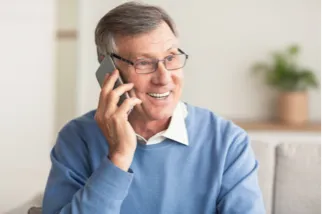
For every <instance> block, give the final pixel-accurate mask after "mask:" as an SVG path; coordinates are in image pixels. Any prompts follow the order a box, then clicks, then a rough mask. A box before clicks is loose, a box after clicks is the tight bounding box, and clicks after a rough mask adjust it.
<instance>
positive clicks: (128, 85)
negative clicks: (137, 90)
mask: <svg viewBox="0 0 322 214" xmlns="http://www.w3.org/2000/svg"><path fill="white" fill-rule="evenodd" d="M133 86H134V84H133V83H125V84H122V85H120V86H119V87H117V88H115V89H114V90H113V91H115V93H116V94H118V95H119V97H120V96H121V95H122V94H124V93H125V92H128V91H130V90H131V89H132V88H133Z"/></svg>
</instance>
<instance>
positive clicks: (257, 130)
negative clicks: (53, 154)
mask: <svg viewBox="0 0 322 214" xmlns="http://www.w3.org/2000/svg"><path fill="white" fill-rule="evenodd" d="M122 2H126V1H120V0H109V1H106V0H79V1H77V0H46V1H43V0H29V1H23V0H12V1H5V0H1V1H0V26H1V28H0V38H1V39H0V56H1V59H0V62H1V63H0V72H1V78H0V95H1V108H0V117H1V123H0V128H1V132H0V133H1V144H0V158H1V162H0V169H1V171H0V173H1V182H0V213H8V214H15V213H17V214H18V213H26V212H27V209H28V208H29V207H31V206H33V205H37V206H39V205H40V203H41V198H42V192H43V188H44V186H45V182H46V178H47V176H48V172H49V169H50V160H49V152H50V149H51V148H52V146H53V145H54V142H55V138H56V134H57V132H58V131H59V130H60V129H61V128H62V126H63V125H64V124H65V123H66V122H68V121H69V120H71V119H73V118H74V117H77V116H80V115H82V114H84V113H86V112H87V111H89V110H91V109H94V108H96V105H97V101H98V94H99V86H98V84H97V81H96V79H95V71H96V69H97V67H98V62H97V60H96V51H95V44H94V29H95V26H96V24H97V22H98V20H99V19H100V18H101V17H102V16H103V15H104V14H105V13H107V12H108V11H109V10H110V9H112V8H113V7H115V6H117V5H118V4H120V3H122ZM143 2H146V3H151V4H156V5H159V6H162V7H163V8H164V9H165V10H167V11H168V12H169V13H170V15H171V16H172V17H173V18H174V20H175V22H176V24H177V27H178V30H179V37H180V41H181V47H182V49H183V50H184V51H185V52H186V53H188V54H189V55H190V57H189V61H188V62H187V65H186V67H185V88H184V93H183V100H184V101H185V102H188V103H191V104H194V105H197V106H202V107H206V108H209V109H211V110H212V111H214V112H215V113H216V114H219V115H221V116H223V117H226V118H227V119H231V120H233V121H235V122H236V123H237V124H238V125H240V126H241V127H242V128H244V129H245V130H247V131H248V132H249V134H250V136H251V138H252V139H253V140H254V141H265V142H271V143H272V144H274V143H275V144H276V143H278V142H282V141H283V142H291V141H292V142H295V141H296V142H314V143H320V139H321V125H320V120H321V93H320V92H321V91H320V88H319V87H317V88H314V87H311V86H314V85H315V83H320V81H321V2H320V1H319V0H306V1H304V0H262V1H257V0H244V1H233V2H232V1H217V0H199V1H192V0H185V1H173V0H172V1H170V0H149V1H148V0H146V1H143ZM292 45H294V47H292ZM276 51H280V52H283V51H284V52H285V54H291V55H292V54H293V55H292V56H291V57H294V59H295V61H296V64H297V65H298V70H296V71H299V72H302V71H305V72H304V74H303V75H302V76H301V75H297V74H295V73H294V72H293V71H294V69H293V70H292V69H291V70H287V66H286V67H285V63H286V62H287V60H285V59H284V58H283V56H284V55H282V54H279V55H275V58H274V57H273V56H274V55H272V54H273V53H274V52H276ZM295 54H298V55H297V56H295ZM262 62H264V63H267V65H266V66H263V63H262ZM258 63H260V64H258ZM258 65H262V66H258ZM254 66H255V67H256V66H257V68H268V70H269V71H265V70H264V71H263V72H262V73H261V74H260V75H255V73H254V72H253V70H254ZM283 66H284V67H283ZM269 72H271V73H270V74H273V75H275V76H274V77H272V75H268V76H265V75H266V74H268V73H269ZM292 72H293V73H292ZM288 80H292V81H290V82H289V81H288ZM298 83H299V84H298ZM302 83H303V84H304V86H303V87H302V86H301V84H302ZM303 84H302V85H303ZM285 85H286V86H285ZM299 85H300V86H299ZM284 86H285V87H284ZM283 87H284V88H283ZM281 89H283V90H281ZM282 91H283V93H282ZM285 91H286V93H285ZM294 106H295V107H297V108H294ZM299 106H300V107H299ZM310 151H311V150H310ZM318 155H320V153H319V154H318ZM319 170H320V169H319ZM273 177H274V175H272V179H273ZM319 180H320V179H319ZM319 182H320V181H319ZM318 185H320V184H318ZM269 188H273V187H272V186H271V187H268V189H269ZM267 194H268V197H273V196H272V195H273V194H274V193H272V192H271V193H267ZM267 203H273V202H271V201H269V202H267ZM267 206H270V205H267ZM268 209H270V208H268Z"/></svg>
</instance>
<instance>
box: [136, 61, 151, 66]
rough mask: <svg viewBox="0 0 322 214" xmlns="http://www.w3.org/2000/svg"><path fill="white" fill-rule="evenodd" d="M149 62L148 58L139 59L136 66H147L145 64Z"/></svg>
mask: <svg viewBox="0 0 322 214" xmlns="http://www.w3.org/2000/svg"><path fill="white" fill-rule="evenodd" d="M150 64H151V61H148V60H141V61H138V62H137V65H138V66H147V65H150Z"/></svg>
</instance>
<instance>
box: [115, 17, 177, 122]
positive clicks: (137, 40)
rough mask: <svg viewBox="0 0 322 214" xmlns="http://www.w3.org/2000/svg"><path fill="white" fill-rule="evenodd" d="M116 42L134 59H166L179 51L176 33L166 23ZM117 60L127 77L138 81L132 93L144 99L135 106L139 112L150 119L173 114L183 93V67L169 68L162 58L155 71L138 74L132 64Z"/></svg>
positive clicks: (128, 57)
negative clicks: (147, 31)
mask: <svg viewBox="0 0 322 214" xmlns="http://www.w3.org/2000/svg"><path fill="white" fill-rule="evenodd" d="M116 45H117V54H118V55H120V56H121V57H123V58H127V59H129V60H131V61H132V62H135V61H136V60H139V59H147V58H155V59H163V58H165V57H167V56H169V55H171V54H177V53H178V48H179V46H178V40H177V38H176V36H175V35H174V34H173V33H172V31H171V29H170V28H169V26H168V25H167V24H166V23H162V24H160V26H159V27H158V28H157V29H155V30H154V31H151V32H149V33H146V34H142V35H139V36H135V37H118V38H117V39H116ZM116 63H117V66H118V67H119V68H120V72H121V74H122V76H123V78H124V81H125V82H131V83H133V84H134V87H133V90H131V91H130V96H131V97H137V98H139V99H140V100H142V104H141V105H137V106H136V107H135V108H134V111H135V112H136V113H137V114H138V115H140V116H142V117H144V118H146V119H148V120H163V119H168V118H169V117H171V116H172V113H173V111H174V109H175V107H176V105H177V103H178V101H179V99H180V97H181V93H182V88H183V71H182V68H181V69H177V70H170V71H168V70H167V69H166V68H165V66H164V64H163V63H162V62H159V64H158V68H157V70H156V71H155V72H153V73H149V74H138V73H136V72H135V68H134V67H133V66H132V65H128V64H126V63H124V62H121V61H119V60H117V59H116ZM164 95H166V96H164ZM156 96H157V97H156ZM160 96H161V97H162V98H160Z"/></svg>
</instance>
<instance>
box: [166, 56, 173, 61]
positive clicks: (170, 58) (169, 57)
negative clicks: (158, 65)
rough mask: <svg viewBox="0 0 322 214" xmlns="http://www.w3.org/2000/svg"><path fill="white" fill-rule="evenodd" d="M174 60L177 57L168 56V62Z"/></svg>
mask: <svg viewBox="0 0 322 214" xmlns="http://www.w3.org/2000/svg"><path fill="white" fill-rule="evenodd" d="M174 58H175V56H174V55H169V56H167V58H166V59H167V61H169V62H170V61H172V60H174Z"/></svg>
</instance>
